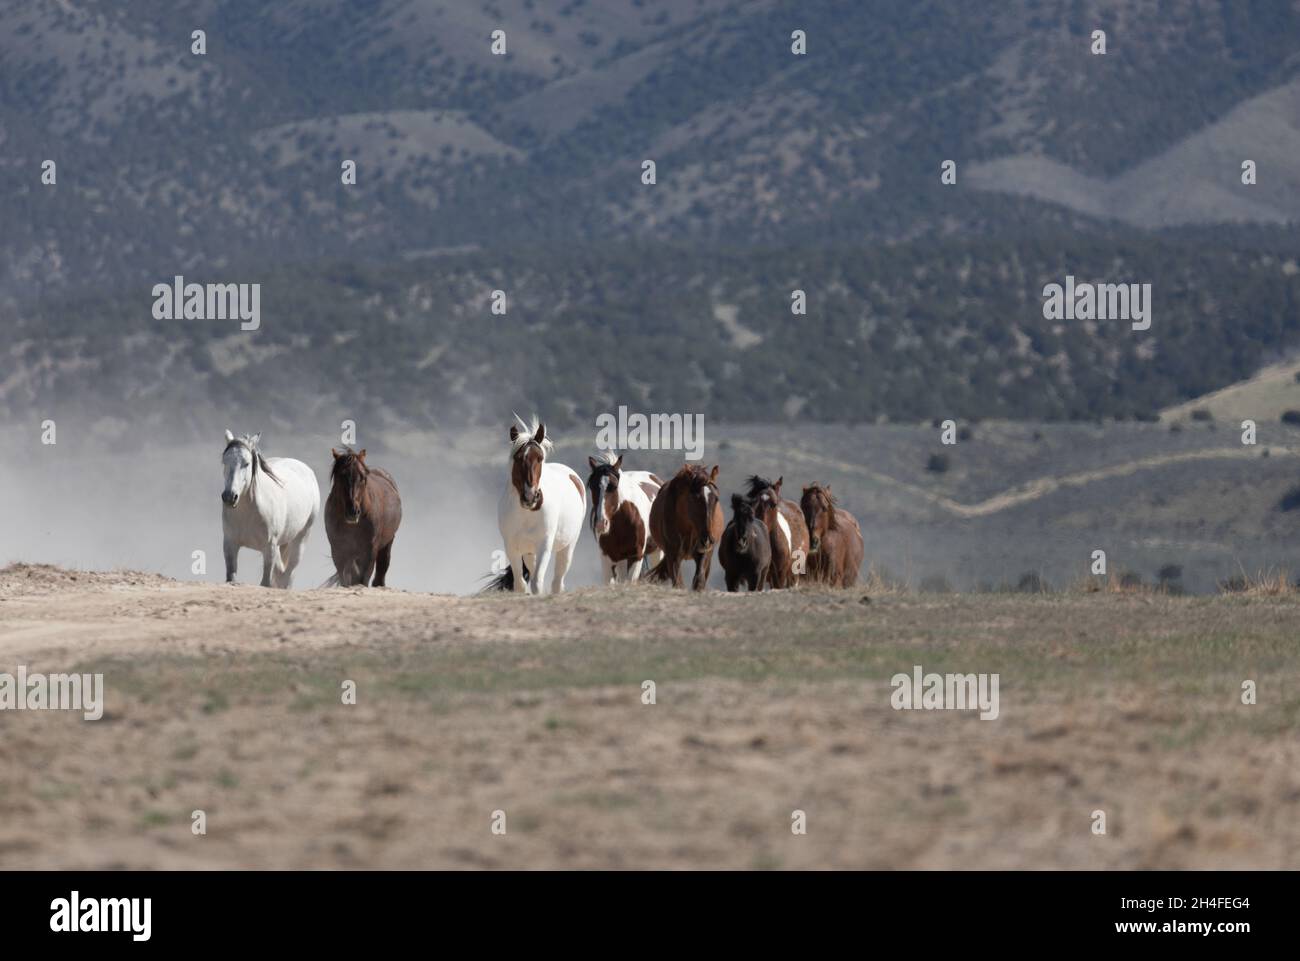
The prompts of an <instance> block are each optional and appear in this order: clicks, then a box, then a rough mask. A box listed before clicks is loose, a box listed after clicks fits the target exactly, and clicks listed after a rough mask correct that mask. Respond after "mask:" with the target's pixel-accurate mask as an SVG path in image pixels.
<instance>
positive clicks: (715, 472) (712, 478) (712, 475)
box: [709, 464, 718, 484]
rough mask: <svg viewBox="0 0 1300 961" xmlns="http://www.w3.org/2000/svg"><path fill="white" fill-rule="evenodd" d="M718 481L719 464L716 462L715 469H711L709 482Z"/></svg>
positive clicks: (714, 482)
mask: <svg viewBox="0 0 1300 961" xmlns="http://www.w3.org/2000/svg"><path fill="white" fill-rule="evenodd" d="M717 482H718V465H717V464H714V465H713V470H711V471H709V483H710V484H716V483H717Z"/></svg>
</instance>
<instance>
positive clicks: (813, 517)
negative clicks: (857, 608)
mask: <svg viewBox="0 0 1300 961" xmlns="http://www.w3.org/2000/svg"><path fill="white" fill-rule="evenodd" d="M799 506H800V507H801V508H803V516H804V519H805V520H806V521H807V522H808V531H809V533H810V536H811V549H810V551H809V554H808V575H809V577H811V578H812V579H813V580H815V581H820V582H821V583H823V584H830V585H831V586H832V587H852V586H853V585H855V584H856V583H857V582H858V569H859V568H861V567H862V556H863V553H864V548H863V545H862V529H861V528H860V527H859V526H858V519H857V518H856V517H854V516H853V515H852V514H850V513H849V512H848V511H846V510H845V509H844V508H842V507H840V506H838V505H837V504H836V503H835V497H834V495H832V494H831V486H830V485H829V484H827V485H826V486H825V487H822V486H821V485H820V484H810V485H809V486H807V487H805V488H804V489H803V497H802V498H800V500H799Z"/></svg>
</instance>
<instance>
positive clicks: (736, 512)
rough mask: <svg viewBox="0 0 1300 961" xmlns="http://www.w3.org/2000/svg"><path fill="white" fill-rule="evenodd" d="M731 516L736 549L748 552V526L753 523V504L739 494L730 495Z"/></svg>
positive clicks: (743, 552)
mask: <svg viewBox="0 0 1300 961" xmlns="http://www.w3.org/2000/svg"><path fill="white" fill-rule="evenodd" d="M731 518H732V523H733V524H734V525H735V528H736V550H738V551H740V552H741V553H742V554H747V553H749V534H750V528H751V526H752V525H753V523H754V520H755V516H754V505H753V503H752V502H750V501H747V500H745V498H743V497H741V496H740V495H739V494H732V495H731Z"/></svg>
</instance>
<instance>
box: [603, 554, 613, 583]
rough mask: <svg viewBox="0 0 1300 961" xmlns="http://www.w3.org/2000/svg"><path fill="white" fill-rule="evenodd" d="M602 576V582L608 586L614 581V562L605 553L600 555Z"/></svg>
mask: <svg viewBox="0 0 1300 961" xmlns="http://www.w3.org/2000/svg"><path fill="white" fill-rule="evenodd" d="M600 576H601V583H602V584H604V585H605V586H606V587H609V585H610V584H612V583H613V582H614V562H613V561H611V560H610V559H609V558H608V557H606V556H605V555H604V554H601V555H600Z"/></svg>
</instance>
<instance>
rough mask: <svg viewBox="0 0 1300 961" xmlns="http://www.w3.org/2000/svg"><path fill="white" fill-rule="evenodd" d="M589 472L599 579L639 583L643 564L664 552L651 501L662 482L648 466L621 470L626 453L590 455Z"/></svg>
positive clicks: (588, 486) (660, 557)
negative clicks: (653, 532)
mask: <svg viewBox="0 0 1300 961" xmlns="http://www.w3.org/2000/svg"><path fill="white" fill-rule="evenodd" d="M587 463H588V464H589V465H590V466H591V476H589V477H588V478H587V490H588V491H590V492H591V516H590V523H591V533H592V534H593V535H594V536H595V538H596V546H597V547H599V548H600V570H601V582H602V583H604V584H609V583H611V582H612V583H618V582H619V581H625V582H628V583H636V581H637V579H638V578H639V577H640V576H641V563H642V561H643V560H645V561H648V562H649V564H650V566H651V567H654V566H655V565H656V564H658V563H659V561H660V560H661V559H662V557H663V551H661V550H659V548H658V546H657V545H656V544H655V540H654V538H653V537H651V536H650V505H651V504H653V503H654V499H655V496H656V495H658V493H659V489H660V488H661V487H663V486H664V482H663V481H661V480H660V479H659V478H658V477H656V476H655V475H654V474H652V473H650V472H649V471H644V470H623V455H622V454H620V455H618V456H617V457H615V456H614V454H613V452H612V451H611V452H608V453H604V454H601V455H600V456H599V457H588V458H587Z"/></svg>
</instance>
